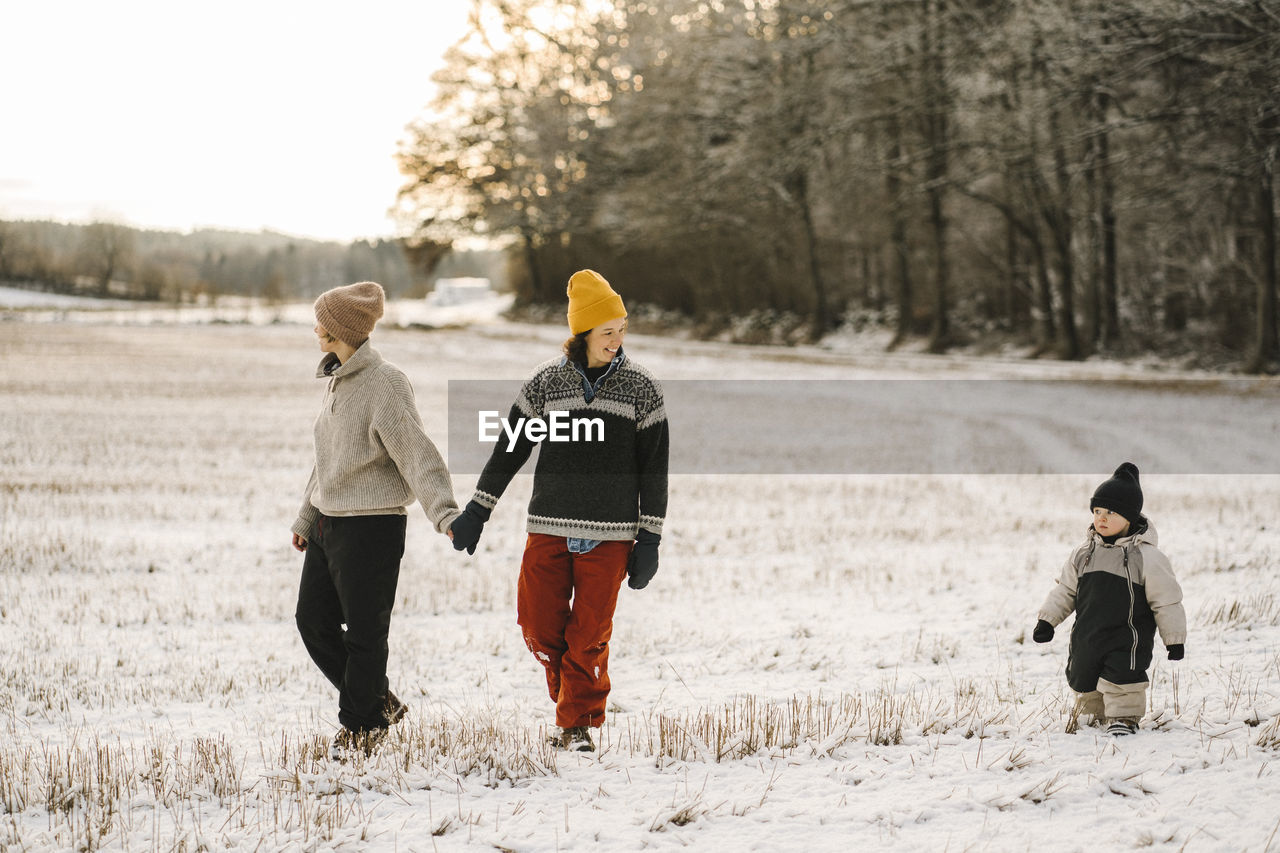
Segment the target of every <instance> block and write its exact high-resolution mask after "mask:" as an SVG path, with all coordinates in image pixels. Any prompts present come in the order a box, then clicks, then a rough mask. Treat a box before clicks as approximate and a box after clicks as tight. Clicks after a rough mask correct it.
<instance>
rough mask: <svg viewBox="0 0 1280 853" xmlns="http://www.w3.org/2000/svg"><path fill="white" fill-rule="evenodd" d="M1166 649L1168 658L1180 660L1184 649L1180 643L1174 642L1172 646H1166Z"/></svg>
mask: <svg viewBox="0 0 1280 853" xmlns="http://www.w3.org/2000/svg"><path fill="white" fill-rule="evenodd" d="M1168 649H1169V660H1182V653H1183V651H1184V649H1183V648H1182V643H1174V644H1173V645H1172V646H1168Z"/></svg>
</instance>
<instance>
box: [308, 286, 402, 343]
mask: <svg viewBox="0 0 1280 853" xmlns="http://www.w3.org/2000/svg"><path fill="white" fill-rule="evenodd" d="M385 300H386V294H384V293H383V291H382V285H380V284H378V283H377V282H376V281H358V282H356V283H355V284H348V285H347V286H346V287H335V288H333V289H332V290H326V291H325V292H324V293H322V294H320V298H319V299H317V300H316V306H315V307H316V322H317V323H319V324H320V327H321V328H322V329H324V330H325V331H326V332H328V333H329V334H331V335H333V336H334V337H335V338H337V339H338V340H340V341H342V342H343V343H344V344H347V345H348V346H352V347H359V346H360V345H361V344H362V343H364V342H365V341H367V340H368V339H369V333H370V332H372V331H373V327H374V325H375V324H376V323H377V322H378V320H379V319H380V318H381V317H382V305H383V302H384V301H385Z"/></svg>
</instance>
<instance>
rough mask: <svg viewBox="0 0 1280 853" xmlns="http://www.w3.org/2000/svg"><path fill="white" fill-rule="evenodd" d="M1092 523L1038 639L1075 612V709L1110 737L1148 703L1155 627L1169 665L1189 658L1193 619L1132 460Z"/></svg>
mask: <svg viewBox="0 0 1280 853" xmlns="http://www.w3.org/2000/svg"><path fill="white" fill-rule="evenodd" d="M1089 506H1090V508H1091V509H1092V510H1093V524H1092V525H1091V526H1090V528H1089V534H1088V539H1087V540H1086V541H1085V543H1084V544H1083V545H1081V546H1079V547H1078V548H1076V549H1075V550H1074V551H1073V552H1072V553H1071V557H1070V559H1068V560H1067V564H1066V565H1065V566H1063V567H1062V575H1061V576H1060V577H1059V578H1058V581H1057V584H1056V585H1055V586H1054V588H1053V590H1052V591H1051V592H1050V593H1049V597H1048V598H1046V599H1045V601H1044V604H1043V605H1042V606H1041V607H1040V614H1039V621H1038V622H1036V627H1035V631H1034V632H1033V633H1032V638H1033V639H1034V640H1035V641H1036V642H1037V643H1047V642H1049V641H1050V640H1052V639H1053V628H1054V626H1055V625H1058V624H1059V623H1061V622H1062V620H1064V619H1066V618H1067V616H1068V615H1069V614H1070V613H1071V611H1072V610H1074V611H1075V612H1076V620H1075V624H1074V625H1073V626H1072V628H1071V647H1070V651H1069V653H1068V656H1067V683H1068V684H1069V685H1070V686H1071V689H1072V690H1074V691H1076V693H1078V694H1080V695H1079V696H1078V697H1077V699H1076V710H1077V712H1078V713H1081V714H1088V715H1091V716H1092V717H1093V721H1094V722H1103V721H1105V722H1106V723H1107V733H1108V734H1111V735H1130V734H1133V733H1134V732H1136V731H1137V730H1138V720H1139V719H1140V718H1141V717H1142V714H1143V711H1144V710H1145V709H1146V705H1147V667H1148V666H1150V665H1151V653H1152V648H1153V646H1154V644H1155V632H1156V628H1159V629H1160V639H1161V640H1162V641H1164V645H1165V648H1166V649H1168V651H1169V660H1182V653H1183V644H1184V643H1185V642H1186V639H1187V615H1186V612H1185V611H1184V610H1183V609H1182V588H1181V587H1180V586H1178V581H1177V579H1176V578H1174V576H1173V568H1172V567H1171V566H1170V565H1169V558H1168V557H1166V556H1165V555H1164V554H1163V553H1162V552H1161V551H1160V549H1159V548H1157V547H1156V531H1155V528H1154V527H1153V526H1152V524H1151V522H1150V521H1148V520H1147V519H1146V517H1145V516H1143V514H1142V487H1141V486H1139V485H1138V468H1137V466H1136V465H1134V464H1133V463H1132V462H1125V463H1124V464H1122V465H1121V466H1120V467H1119V468H1117V469H1116V470H1115V474H1113V475H1112V477H1111V479H1109V480H1107V481H1106V482H1104V483H1103V484H1102V485H1100V486H1098V488H1097V490H1096V491H1095V492H1094V493H1093V499H1092V500H1091V501H1090V503H1089Z"/></svg>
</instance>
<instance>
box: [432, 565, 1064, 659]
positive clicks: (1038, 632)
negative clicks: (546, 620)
mask: <svg viewBox="0 0 1280 853" xmlns="http://www.w3.org/2000/svg"><path fill="white" fill-rule="evenodd" d="M455 547H456V546H455ZM1031 639H1033V640H1035V641H1036V642H1037V643H1047V642H1049V641H1050V640H1052V639H1053V626H1052V625H1050V624H1049V623H1048V622H1046V621H1044V620H1043V619H1041V620H1040V621H1039V622H1036V627H1035V630H1034V631H1032V632H1031Z"/></svg>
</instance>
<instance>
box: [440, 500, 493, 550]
mask: <svg viewBox="0 0 1280 853" xmlns="http://www.w3.org/2000/svg"><path fill="white" fill-rule="evenodd" d="M492 512H493V510H491V509H489V508H488V507H487V506H481V505H480V504H478V503H476V502H475V501H470V502H468V503H467V508H466V509H464V510H463V511H462V515H460V516H458V517H457V518H455V519H454V520H453V524H452V525H450V527H449V529H450V530H452V531H453V550H455V551H462V550H466V552H467V553H468V554H474V553H475V552H476V545H477V544H479V542H480V534H481V533H482V532H483V531H484V523H485V522H486V521H488V520H489V516H490V514H492Z"/></svg>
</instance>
